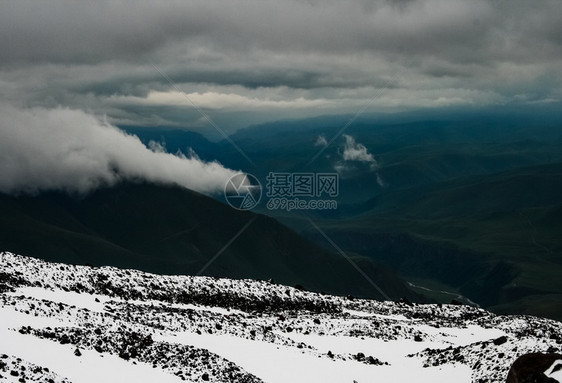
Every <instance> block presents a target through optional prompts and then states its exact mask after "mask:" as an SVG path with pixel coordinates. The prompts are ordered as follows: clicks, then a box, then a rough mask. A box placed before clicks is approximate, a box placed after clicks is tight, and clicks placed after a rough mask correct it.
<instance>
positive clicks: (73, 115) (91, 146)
mask: <svg viewBox="0 0 562 383" xmlns="http://www.w3.org/2000/svg"><path fill="white" fill-rule="evenodd" d="M0 115H2V118H1V119H0V192H4V193H18V192H27V193H35V192H38V191H43V190H66V191H71V192H79V193H84V192H88V191H90V190H93V189H95V188H97V187H100V186H104V185H114V184H115V183H117V182H119V181H123V180H133V181H148V182H155V183H167V184H179V185H181V186H184V187H186V188H189V189H192V190H195V191H198V192H202V193H213V192H216V191H219V190H222V188H223V187H224V185H225V183H226V181H227V180H228V178H230V177H231V176H232V175H234V174H236V172H235V171H233V170H230V169H226V168H224V167H223V166H222V165H221V164H219V163H217V162H207V163H206V162H203V161H201V160H199V159H198V158H186V157H185V156H182V155H173V154H170V153H165V152H162V151H153V150H150V149H149V148H147V147H146V146H144V145H143V144H142V142H141V141H140V140H139V139H138V137H136V136H132V135H128V134H126V133H124V132H123V131H121V130H119V129H117V128H116V127H114V126H112V125H110V124H108V123H107V122H104V121H101V120H100V119H98V118H96V117H95V116H93V115H91V114H87V113H85V112H83V111H81V110H71V109H65V108H56V109H44V108H32V109H20V108H16V107H13V106H10V105H6V104H0Z"/></svg>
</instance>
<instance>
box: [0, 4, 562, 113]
mask: <svg viewBox="0 0 562 383" xmlns="http://www.w3.org/2000/svg"><path fill="white" fill-rule="evenodd" d="M561 13H562V3H561V2H560V1H558V0H545V1H537V2H528V1H522V0H514V1H501V0H496V1H494V0H474V1H461V0H408V1H404V0H402V1H398V0H393V1H391V0H387V1H383V0H380V1H282V2H280V1H267V0H265V1H255V0H244V1H238V0H234V1H228V2H217V1H190V2H184V1H166V2H164V3H163V2H137V1H130V0H125V1H96V2H90V3H78V2H72V1H59V0H52V1H42V2H35V1H17V2H15V1H14V2H3V3H2V4H1V5H0V35H1V36H3V38H2V39H0V74H1V76H2V77H0V85H2V87H1V88H0V89H1V90H0V97H1V98H3V99H4V100H6V101H8V102H10V103H16V104H18V105H23V106H49V107H55V106H58V105H63V106H72V107H74V108H80V109H86V110H88V111H90V112H93V113H96V114H100V113H101V114H107V115H108V117H109V118H110V120H112V121H114V122H123V121H134V120H135V118H137V119H138V120H139V121H138V122H139V123H141V122H143V123H152V122H154V121H156V120H158V119H160V120H161V121H164V122H165V121H167V120H170V119H172V118H171V116H166V115H165V114H166V111H167V110H166V109H165V108H164V106H163V105H161V104H158V105H155V108H157V109H159V110H160V111H158V110H155V111H151V114H150V115H151V116H152V117H151V118H148V117H147V113H144V114H143V115H139V114H137V112H135V110H138V108H139V107H143V108H145V107H147V105H146V103H142V102H140V100H139V99H140V98H143V97H145V98H146V97H148V96H149V95H150V92H154V91H157V92H161V91H166V90H170V89H171V86H170V84H169V83H168V81H167V80H166V79H164V78H163V77H162V76H161V75H160V74H159V73H158V72H157V71H156V70H155V69H154V67H153V65H156V66H157V67H158V68H159V69H161V70H162V71H163V72H164V73H166V74H168V75H169V76H170V78H171V79H173V81H174V82H176V83H177V84H178V86H179V87H180V88H181V89H182V90H184V91H185V92H186V93H192V92H195V93H196V94H201V93H204V92H205V91H206V89H208V88H212V90H213V92H217V93H223V94H225V95H228V94H231V93H232V92H236V94H238V95H240V96H243V97H246V98H248V99H255V100H256V103H255V104H256V105H261V107H262V109H259V110H252V108H250V107H248V105H249V102H245V103H243V105H244V106H245V108H243V109H240V110H239V112H256V116H257V115H259V114H260V112H264V113H265V111H264V109H263V108H264V105H269V104H267V103H264V102H262V101H263V100H266V99H269V98H270V96H269V95H268V93H267V92H268V90H275V89H277V90H279V92H278V93H277V94H276V96H275V97H277V98H273V99H274V100H277V101H280V102H281V101H287V100H291V99H296V98H299V97H301V98H303V100H305V101H306V100H309V99H314V100H327V102H326V108H327V109H325V110H319V111H318V113H319V114H321V113H327V112H329V110H328V109H330V108H331V109H330V110H332V111H333V112H334V113H336V112H341V111H346V112H353V111H354V110H356V109H357V108H358V107H359V106H360V105H362V104H361V103H362V102H364V101H365V100H368V99H369V98H370V97H372V96H373V95H376V94H378V93H380V95H379V96H378V97H380V102H377V103H376V107H378V108H381V109H384V108H387V107H405V108H407V107H420V106H421V107H430V106H434V107H440V106H445V105H450V104H454V105H463V104H471V105H474V104H496V103H508V102H513V101H514V100H516V101H517V100H519V101H521V100H539V101H540V100H543V101H555V100H559V99H560V97H561V96H562V93H561V90H560V89H561V88H560V87H561V84H560V80H559V79H560V77H562V76H561V75H562V73H561V71H562V70H561V69H560V68H562V65H561V63H562V49H561V48H562V46H561V45H562V44H561V42H562V27H561V24H562V23H560V22H559V15H560V14H561ZM235 87H237V88H236V89H234V88H235ZM263 89H266V91H262V92H256V91H259V90H263ZM287 89H288V90H287ZM381 89H382V90H386V91H385V92H378V90H381ZM291 90H292V91H291ZM116 96H122V97H125V98H127V100H128V102H130V105H127V104H126V103H123V102H115V101H116V99H115V97H116ZM131 96H134V97H136V98H137V99H133V98H131ZM330 100H332V101H333V102H330ZM279 105H289V106H293V105H294V104H291V103H288V104H287V103H286V104H282V103H280V104H279ZM303 105H307V104H306V103H303ZM248 108H249V109H248ZM287 108H288V109H287V111H286V114H287V115H291V116H293V113H292V112H293V110H292V109H291V108H290V107H287ZM216 109H219V108H216ZM266 109H267V108H266ZM168 111H169V110H168ZM230 112H232V111H230ZM298 115H301V114H298V113H297V116H298ZM135 116H136V117H135ZM276 116H277V114H276ZM219 118H220V117H219ZM179 119H180V120H181V117H180V118H179ZM173 120H175V121H176V123H180V121H178V118H177V117H174V118H173ZM189 120H190V119H189ZM172 122H173V121H172Z"/></svg>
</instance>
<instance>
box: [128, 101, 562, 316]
mask: <svg viewBox="0 0 562 383" xmlns="http://www.w3.org/2000/svg"><path fill="white" fill-rule="evenodd" d="M351 117H352V116H337V117H321V118H314V119H308V120H300V121H280V122H275V123H268V124H264V125H260V126H254V127H250V128H247V129H243V130H240V131H238V132H236V133H235V134H234V135H233V136H231V138H232V140H234V142H236V144H237V145H238V146H239V147H240V148H242V150H244V152H245V153H246V154H247V155H248V156H249V157H250V158H251V159H252V160H253V162H254V163H255V164H256V166H253V165H251V164H249V163H248V161H247V160H246V159H245V158H243V157H242V156H241V155H240V154H239V153H238V152H237V151H236V150H235V148H233V147H232V146H231V145H230V144H229V143H228V142H227V141H222V142H216V143H211V142H208V141H206V142H205V141H204V139H203V137H201V136H199V137H197V138H192V137H190V136H188V135H186V136H185V137H184V138H185V139H186V140H192V142H193V145H191V146H190V147H192V148H193V150H195V152H201V153H202V157H205V156H207V157H206V158H207V159H217V160H219V161H220V162H221V163H223V164H224V165H225V166H228V167H231V168H235V169H242V170H245V171H248V172H250V173H252V174H255V175H256V176H258V177H259V178H260V179H262V180H264V179H265V177H266V175H267V174H268V172H270V171H286V172H292V171H295V172H298V171H313V172H334V171H335V169H336V165H338V164H340V165H341V164H342V161H343V159H342V151H343V145H344V143H345V140H344V139H343V137H341V135H340V136H337V137H336V139H335V140H334V141H333V143H332V145H330V146H329V147H327V148H325V149H323V148H322V147H319V146H315V143H316V142H317V139H318V137H319V136H323V137H325V138H326V139H327V140H330V139H331V138H332V137H334V136H335V135H336V134H337V133H338V132H340V133H345V134H349V135H350V136H352V137H353V138H354V139H355V141H356V142H357V143H360V144H361V145H363V146H364V147H365V148H366V149H367V151H368V153H370V154H372V156H373V158H374V159H375V160H376V162H377V168H376V171H373V170H372V169H369V168H360V167H356V169H359V170H357V171H355V172H351V173H348V174H342V176H341V177H340V194H339V196H338V198H337V200H338V209H337V210H336V211H325V212H321V211H316V212H309V213H310V214H313V215H314V217H315V220H317V222H320V224H321V226H322V227H323V228H324V229H325V230H326V231H327V232H328V234H329V236H330V237H331V238H332V239H333V240H334V241H335V242H336V243H337V244H338V245H339V246H341V247H342V248H343V249H344V250H345V251H346V252H350V253H353V254H360V255H363V256H366V257H369V258H370V259H372V260H374V261H375V262H377V263H382V264H384V265H386V266H388V267H390V268H393V269H394V270H396V271H397V272H398V273H399V274H400V275H401V276H402V277H404V278H406V279H407V280H408V281H409V282H410V283H411V284H412V285H415V286H418V288H417V291H418V292H423V293H424V294H426V295H429V296H431V297H432V298H433V299H437V300H439V301H443V302H448V301H450V299H451V297H457V296H460V297H461V298H464V297H466V298H468V299H471V300H473V301H476V302H477V303H479V304H481V305H483V306H485V307H487V308H489V309H492V310H495V311H497V312H512V313H527V314H536V315H542V316H548V317H552V318H557V319H561V318H562V304H561V303H560V302H562V284H561V282H560V281H561V280H562V279H561V278H560V275H561V274H562V234H561V233H562V184H561V182H562V181H561V180H562V129H560V118H559V113H554V112H553V113H549V114H538V113H536V114H533V113H528V114H526V113H525V112H521V111H517V110H506V111H503V112H502V111H499V112H497V113H496V112H489V113H486V112H483V113H471V112H459V111H453V112H451V113H448V114H446V115H439V116H435V115H423V114H421V115H419V116H415V115H408V116H398V115H396V116H382V117H380V118H372V117H363V118H362V117H360V118H358V119H357V120H355V121H354V122H353V124H351V125H350V126H349V127H348V128H347V129H345V131H344V132H341V129H342V127H344V126H345V124H346V123H347V122H348V121H349V120H350V118H351ZM137 133H139V131H138V130H137ZM160 133H161V139H162V140H163V141H164V142H166V144H167V146H168V147H169V148H173V150H176V149H181V147H182V146H185V145H186V142H184V141H182V140H180V139H178V138H177V137H176V136H174V135H172V134H167V133H166V131H165V130H163V131H160ZM139 134H140V135H139V137H141V139H143V140H144V141H145V142H146V143H148V140H149V136H147V135H143V134H142V132H140V133H139ZM151 134H152V136H150V137H151V139H156V137H155V136H154V133H151ZM174 134H177V133H174ZM189 134H190V135H192V134H193V133H189ZM198 145H200V148H199V147H198ZM321 149H322V150H323V152H322V153H321V155H320V156H318V157H317V158H316V159H315V160H314V161H312V162H311V159H312V158H313V157H314V156H315V155H316V154H317V153H318V152H319V150H321ZM209 156H210V157H209ZM350 165H354V164H353V163H350ZM381 180H382V184H381V182H380V181H381ZM257 211H259V212H261V213H263V214H268V215H272V216H274V217H275V218H277V219H279V220H280V221H281V222H283V223H285V224H287V225H289V226H290V227H292V228H293V229H294V230H296V231H297V232H299V233H301V234H303V235H305V236H306V237H307V238H310V239H311V240H313V241H315V242H317V243H318V244H320V245H324V246H326V243H325V239H324V238H323V236H321V235H319V234H318V232H316V230H315V229H313V228H311V227H310V225H309V224H308V222H307V221H306V220H304V219H302V216H301V215H299V214H294V213H287V212H282V211H268V210H267V209H265V208H263V206H262V207H261V209H260V208H259V207H258V209H257ZM327 248H329V247H327Z"/></svg>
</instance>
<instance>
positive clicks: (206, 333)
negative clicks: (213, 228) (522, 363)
mask: <svg viewBox="0 0 562 383" xmlns="http://www.w3.org/2000/svg"><path fill="white" fill-rule="evenodd" d="M561 343H562V324H561V323H559V322H555V321H551V320H546V319H540V318H535V317H523V316H496V315H494V314H491V313H489V312H487V311H484V310H482V309H477V308H473V307H468V306H452V305H416V304H411V303H408V302H403V303H395V302H377V301H370V300H360V299H349V298H342V297H334V296H329V295H321V294H316V293H310V292H304V291H300V290H296V289H293V288H290V287H286V286H281V285H275V284H272V283H267V282H261V281H251V280H229V279H217V278H208V277H187V276H159V275H154V274H149V273H144V272H140V271H135V270H120V269H115V268H109V267H104V268H92V267H87V266H69V265H64V264H54V263H47V262H43V261H40V260H37V259H33V258H26V257H22V256H18V255H14V254H11V253H2V254H0V381H8V382H22V381H25V382H29V381H41V382H75V383H84V382H92V383H93V382H106V383H109V382H119V383H123V382H135V383H137V382H150V383H152V382H164V383H166V382H181V381H188V382H203V381H210V382H267V383H285V382H295V383H299V382H302V383H305V382H306V383H314V382H319V383H320V382H321V383H330V382H334V383H336V382H337V383H342V382H343V383H345V382H349V383H353V382H358V383H368V382H396V383H399V382H411V381H415V382H484V381H486V382H504V381H505V379H506V376H507V372H508V370H509V367H510V366H511V364H512V363H513V361H514V360H515V359H516V358H517V357H518V356H520V355H523V354H526V353H530V352H547V351H548V352H560V348H561V347H562V346H561ZM549 368H550V370H548V371H547V373H548V374H549V375H550V376H551V377H555V378H557V379H560V376H559V375H560V373H561V372H560V370H557V371H553V370H555V368H554V367H549ZM557 374H558V376H557Z"/></svg>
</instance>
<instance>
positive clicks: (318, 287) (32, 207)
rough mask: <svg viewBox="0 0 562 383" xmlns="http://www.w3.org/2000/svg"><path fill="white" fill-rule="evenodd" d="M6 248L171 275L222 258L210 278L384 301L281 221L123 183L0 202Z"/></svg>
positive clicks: (401, 289)
mask: <svg viewBox="0 0 562 383" xmlns="http://www.w3.org/2000/svg"><path fill="white" fill-rule="evenodd" d="M250 222H251V224H250V225H249V226H248V227H247V229H246V230H245V231H243V233H242V234H241V235H240V236H239V237H237V238H236V240H235V241H234V242H232V243H231V244H230V245H229V246H226V245H227V244H228V243H229V241H230V240H231V239H232V238H233V237H235V236H236V234H237V233H238V232H239V231H240V230H241V229H242V228H243V227H244V226H245V225H247V224H249V223H250ZM0 248H1V249H2V250H7V251H13V252H18V253H22V254H25V255H33V256H36V257H40V258H43V259H46V260H49V261H62V262H68V263H80V264H92V265H114V266H118V267H127V268H139V269H141V270H147V271H151V272H156V273H172V274H196V273H198V272H199V271H201V270H202V268H203V267H204V266H205V265H206V264H207V263H208V262H209V261H210V260H211V259H212V258H213V257H214V256H215V255H216V254H217V253H219V252H221V251H222V252H221V254H220V256H218V257H217V258H216V260H215V261H214V262H212V263H211V264H210V265H209V266H208V268H206V269H204V272H203V274H204V275H212V276H221V277H231V278H254V279H269V278H273V279H274V280H275V281H276V282H278V283H282V284H287V285H295V284H300V285H302V286H304V287H305V288H308V289H311V290H315V291H326V292H330V293H337V294H354V295H357V296H365V297H367V296H369V297H380V296H379V295H378V292H377V291H376V290H375V289H374V288H373V286H371V285H370V284H369V283H368V282H367V281H366V280H365V279H364V278H362V277H361V276H360V275H359V274H358V273H357V271H356V270H355V269H354V268H353V267H352V266H351V265H350V264H349V263H348V262H347V261H346V260H345V259H344V258H343V257H341V256H340V255H338V254H334V253H331V252H329V251H326V250H325V249H323V248H321V247H319V246H318V245H315V244H314V243H312V242H310V241H309V240H306V239H304V238H302V237H300V236H299V235H297V234H296V233H295V232H293V231H292V230H291V229H288V228H287V227H285V226H283V225H281V224H280V223H278V222H277V221H276V220H274V219H273V218H270V217H266V216H263V215H256V214H253V213H250V212H242V211H236V210H233V209H231V208H230V207H228V206H226V205H224V204H222V203H220V202H217V201H215V200H213V199H211V198H209V197H206V196H203V195H200V194H197V193H194V192H191V191H189V190H186V189H182V188H179V187H172V186H156V185H148V184H122V185H119V186H116V187H113V188H106V189H101V190H98V191H96V192H94V193H92V194H90V195H87V196H85V197H69V196H67V195H64V194H60V193H48V194H42V195H39V196H34V197H29V196H20V197H11V196H7V195H0ZM223 248H224V250H222V249H223ZM356 261H357V262H359V263H360V264H361V265H362V268H363V270H364V271H365V272H366V273H367V274H368V275H369V276H370V277H371V278H372V279H373V280H375V281H377V283H378V284H379V286H380V287H381V288H382V289H383V290H384V291H385V292H386V293H387V294H388V295H390V296H391V297H393V298H400V297H403V296H407V297H409V298H410V299H414V300H419V299H420V296H418V295H417V294H414V293H412V292H411V291H410V290H409V289H408V288H407V287H406V285H405V283H404V282H403V281H402V280H400V279H399V278H398V277H396V275H394V274H393V273H392V272H391V271H390V270H389V269H387V268H385V267H380V266H377V265H375V264H374V263H373V262H372V261H371V260H369V259H367V258H364V257H356Z"/></svg>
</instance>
